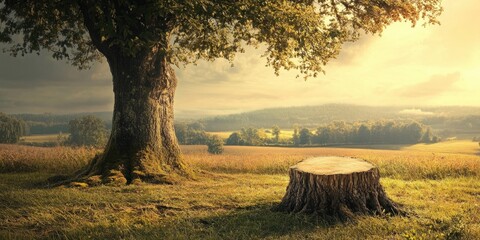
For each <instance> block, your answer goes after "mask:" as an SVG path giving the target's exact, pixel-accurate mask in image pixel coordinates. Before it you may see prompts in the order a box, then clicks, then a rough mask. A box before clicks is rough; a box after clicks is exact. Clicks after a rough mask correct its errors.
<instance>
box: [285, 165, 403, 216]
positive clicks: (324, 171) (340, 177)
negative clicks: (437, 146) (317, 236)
mask: <svg viewBox="0 0 480 240" xmlns="http://www.w3.org/2000/svg"><path fill="white" fill-rule="evenodd" d="M289 174H290V183H289V184H288V187H287V192H286V194H285V196H284V197H283V199H282V202H281V203H280V205H279V206H277V207H276V209H277V210H279V211H286V212H295V213H297V212H304V213H315V214H318V215H319V216H321V217H323V218H325V219H327V220H329V221H336V220H341V221H346V220H351V219H353V218H354V216H355V215H383V214H385V213H390V214H393V215H397V214H404V212H403V211H402V210H400V209H399V208H398V206H397V205H396V204H395V203H394V202H392V201H391V200H390V199H389V198H388V197H387V196H386V194H385V191H384V190H383V188H382V186H381V185H380V182H379V181H380V174H379V171H378V169H377V168H376V167H375V166H373V165H372V164H370V163H368V162H366V161H363V160H360V159H354V158H347V157H318V158H311V159H307V160H304V161H302V162H300V163H298V164H297V165H294V166H292V167H290V171H289Z"/></svg>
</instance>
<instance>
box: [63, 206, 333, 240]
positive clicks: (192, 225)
mask: <svg viewBox="0 0 480 240" xmlns="http://www.w3.org/2000/svg"><path fill="white" fill-rule="evenodd" d="M271 208H272V205H255V206H249V207H245V208H237V209H234V210H230V211H218V210H217V211H212V212H208V211H205V210H201V211H200V212H199V215H203V216H195V211H193V212H192V216H191V217H183V216H182V217H179V218H174V219H169V220H165V221H163V222H160V223H155V224H142V225H141V226H140V225H139V226H136V227H134V228H130V229H128V230H126V229H118V228H117V227H118V226H109V227H99V226H94V227H92V228H83V229H78V231H79V232H70V233H68V234H67V237H68V235H71V236H82V235H84V234H86V235H88V236H91V237H93V238H94V239H110V238H111V239H119V238H121V239H123V238H125V239H130V238H131V239H264V238H268V239H278V238H281V237H287V238H298V237H299V236H303V237H306V236H307V235H309V234H311V233H312V232H313V231H314V230H315V229H319V228H320V229H327V228H335V227H336V226H337V225H332V224H328V223H326V222H324V221H322V220H321V219H320V218H318V217H316V216H314V215H305V214H287V213H283V212H275V211H272V210H271ZM170 213H172V212H170ZM182 215H183V214H182ZM187 215H188V214H187Z"/></svg>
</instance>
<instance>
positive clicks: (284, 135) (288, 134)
mask: <svg viewBox="0 0 480 240" xmlns="http://www.w3.org/2000/svg"><path fill="white" fill-rule="evenodd" d="M263 130H271V129H263ZM238 132H239V131H238ZM208 133H209V134H212V135H217V136H219V137H221V138H222V139H227V138H228V137H229V136H230V134H232V133H233V131H226V132H208ZM265 136H266V137H267V138H273V135H272V134H271V133H268V132H265ZM292 136H293V130H291V129H290V130H283V129H282V130H281V131H280V135H279V139H280V140H288V139H291V138H292Z"/></svg>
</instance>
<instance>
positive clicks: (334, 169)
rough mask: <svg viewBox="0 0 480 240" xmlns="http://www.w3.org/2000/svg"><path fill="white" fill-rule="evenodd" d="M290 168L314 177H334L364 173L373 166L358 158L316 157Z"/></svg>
mask: <svg viewBox="0 0 480 240" xmlns="http://www.w3.org/2000/svg"><path fill="white" fill-rule="evenodd" d="M290 168H291V169H295V170H297V171H301V172H307V173H312V174H315V175H336V174H350V173H354V172H366V171H368V170H370V169H372V168H375V166H374V165H372V164H371V163H368V162H366V161H365V160H362V159H358V158H350V157H316V158H309V159H306V160H303V161H301V162H299V163H297V164H296V165H293V166H291V167H290Z"/></svg>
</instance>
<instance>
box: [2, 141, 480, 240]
mask: <svg viewBox="0 0 480 240" xmlns="http://www.w3.org/2000/svg"><path fill="white" fill-rule="evenodd" d="M449 143H450V144H453V145H454V146H451V145H449ZM442 144H443V145H442ZM445 149H448V151H447V150H445ZM455 149H459V152H455ZM182 150H183V152H184V156H185V160H186V161H187V162H188V163H189V164H190V165H191V167H192V168H194V169H196V171H197V176H196V178H195V179H191V180H185V181H183V182H181V183H179V184H177V185H141V186H120V187H118V186H117V187H115V186H100V187H93V188H66V187H58V188H44V187H42V185H41V183H42V182H44V181H45V179H46V178H48V177H50V176H52V175H55V174H60V173H62V174H64V173H68V172H72V171H74V169H78V168H79V167H81V166H83V165H85V164H87V162H88V159H90V158H91V157H93V156H94V155H95V154H96V153H98V151H97V150H95V149H84V148H78V149H72V148H66V147H57V148H38V147H27V146H14V145H0V169H1V172H2V173H1V174H0V216H1V217H0V239H31V238H47V239H480V157H479V156H478V155H477V154H476V153H477V150H478V145H476V146H474V145H471V144H467V142H463V144H461V143H458V142H448V143H441V144H439V145H437V144H432V145H429V146H425V147H422V146H421V145H416V146H411V147H409V148H405V149H400V150H382V149H355V148H279V147H275V148H268V147H226V148H225V153H224V154H222V155H210V154H208V153H207V151H206V147H204V146H182ZM320 155H339V156H353V157H360V158H363V159H366V160H368V161H370V162H372V163H374V164H376V165H377V166H379V168H380V171H381V174H382V180H381V182H382V184H383V186H384V187H385V190H386V192H387V194H388V195H389V196H390V197H391V198H392V199H393V200H394V201H396V202H398V203H400V204H401V205H403V208H404V209H405V210H407V211H408V212H409V216H408V217H392V216H386V217H359V218H358V219H357V221H356V222H352V223H338V224H328V223H325V222H324V221H322V219H319V218H317V217H315V216H312V215H303V214H285V213H279V212H273V211H271V210H270V209H271V208H272V207H273V206H275V204H278V203H279V202H280V199H281V198H282V196H283V194H284V193H285V188H286V186H287V184H288V176H287V174H286V173H287V172H286V171H287V169H288V167H289V166H290V165H292V164H294V163H296V162H298V161H300V160H302V159H305V158H308V157H311V156H320Z"/></svg>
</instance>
